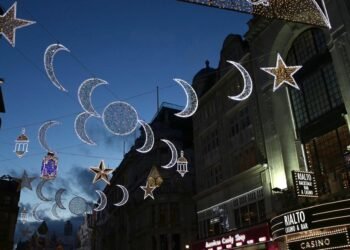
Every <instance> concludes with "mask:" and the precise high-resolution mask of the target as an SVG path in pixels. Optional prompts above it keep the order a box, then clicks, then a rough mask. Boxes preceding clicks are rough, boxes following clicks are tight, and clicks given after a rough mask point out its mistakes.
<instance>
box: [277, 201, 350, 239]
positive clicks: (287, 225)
mask: <svg viewBox="0 0 350 250" xmlns="http://www.w3.org/2000/svg"><path fill="white" fill-rule="evenodd" d="M270 225H271V234H272V237H273V239H276V238H278V237H281V236H284V235H289V234H295V233H298V232H303V231H307V230H313V229H320V228H326V227H334V226H343V225H350V199H348V200H341V201H335V202H330V203H324V204H321V205H317V206H312V207H308V208H304V209H300V210H295V211H290V212H288V213H284V214H281V215H279V216H277V217H274V218H272V219H271V224H270Z"/></svg>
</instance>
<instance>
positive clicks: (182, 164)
mask: <svg viewBox="0 0 350 250" xmlns="http://www.w3.org/2000/svg"><path fill="white" fill-rule="evenodd" d="M187 166H188V161H187V159H186V158H185V157H184V151H182V150H181V152H180V157H179V158H178V159H177V169H176V171H177V172H179V174H181V177H184V175H185V174H186V173H187V172H188V168H187Z"/></svg>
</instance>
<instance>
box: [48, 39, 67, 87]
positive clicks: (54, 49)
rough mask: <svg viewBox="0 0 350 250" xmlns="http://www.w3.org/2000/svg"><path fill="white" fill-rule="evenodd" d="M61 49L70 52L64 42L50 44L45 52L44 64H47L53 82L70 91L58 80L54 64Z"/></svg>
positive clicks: (56, 85)
mask: <svg viewBox="0 0 350 250" xmlns="http://www.w3.org/2000/svg"><path fill="white" fill-rule="evenodd" d="M61 50H63V51H67V52H70V50H69V49H67V48H66V47H65V46H63V45H62V44H59V43H56V44H51V45H49V46H48V47H47V48H46V50H45V53H44V66H45V71H46V74H47V76H48V77H49V79H50V81H51V82H52V84H53V85H55V87H56V88H58V89H59V90H62V91H64V92H68V90H66V89H65V88H64V87H63V86H62V84H61V83H60V82H59V81H58V79H57V77H56V74H55V70H54V66H53V61H54V58H55V55H56V54H57V53H58V52H59V51H61Z"/></svg>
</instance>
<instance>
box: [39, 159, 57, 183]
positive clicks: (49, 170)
mask: <svg viewBox="0 0 350 250" xmlns="http://www.w3.org/2000/svg"><path fill="white" fill-rule="evenodd" d="M57 166H58V158H57V157H56V156H55V153H53V152H48V153H47V155H46V156H45V157H44V159H43V161H42V164H41V176H40V177H41V178H43V179H45V180H53V179H55V178H56V176H57Z"/></svg>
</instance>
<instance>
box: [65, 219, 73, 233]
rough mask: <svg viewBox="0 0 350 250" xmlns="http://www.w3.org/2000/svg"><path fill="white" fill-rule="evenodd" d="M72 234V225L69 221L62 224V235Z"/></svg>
mask: <svg viewBox="0 0 350 250" xmlns="http://www.w3.org/2000/svg"><path fill="white" fill-rule="evenodd" d="M72 234H73V225H72V223H71V222H70V221H67V222H66V223H65V224H64V236H71V235H72Z"/></svg>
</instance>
